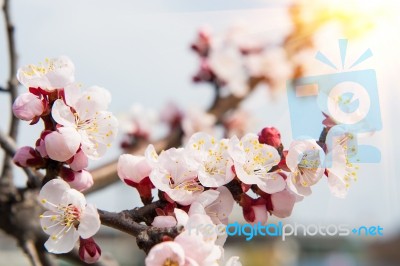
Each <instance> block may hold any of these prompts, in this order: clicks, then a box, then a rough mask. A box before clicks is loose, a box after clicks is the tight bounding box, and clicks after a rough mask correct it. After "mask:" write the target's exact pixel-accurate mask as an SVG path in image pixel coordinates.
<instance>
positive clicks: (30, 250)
mask: <svg viewBox="0 0 400 266" xmlns="http://www.w3.org/2000/svg"><path fill="white" fill-rule="evenodd" d="M23 250H24V252H25V253H26V255H27V256H28V258H29V261H30V262H31V264H32V265H33V266H43V265H42V263H41V262H40V259H39V254H38V252H37V250H36V246H35V244H34V242H33V241H32V240H28V241H26V242H25V243H24V246H23Z"/></svg>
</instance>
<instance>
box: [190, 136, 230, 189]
mask: <svg viewBox="0 0 400 266" xmlns="http://www.w3.org/2000/svg"><path fill="white" fill-rule="evenodd" d="M228 146H229V140H227V139H223V140H219V141H217V140H216V139H215V138H214V137H212V136H211V135H208V134H206V133H203V132H198V133H196V134H194V135H192V137H191V138H190V139H189V141H188V143H187V145H186V147H185V149H186V150H187V152H188V153H190V154H193V157H194V159H195V160H196V161H197V162H198V165H199V169H198V178H199V181H200V183H201V184H202V185H203V186H205V187H219V186H222V185H225V184H227V183H229V182H230V181H231V180H232V179H233V178H234V177H235V174H234V173H233V172H232V170H231V169H232V165H233V161H232V159H231V157H230V156H229V153H228Z"/></svg>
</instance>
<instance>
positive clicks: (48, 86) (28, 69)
mask: <svg viewBox="0 0 400 266" xmlns="http://www.w3.org/2000/svg"><path fill="white" fill-rule="evenodd" d="M74 71H75V67H74V64H73V63H72V62H71V60H70V59H69V58H68V57H65V56H60V57H57V58H51V59H46V60H45V62H44V63H40V64H39V65H32V64H31V65H27V66H24V67H21V68H20V69H19V70H18V73H17V78H18V81H19V82H21V84H22V85H24V86H25V87H26V88H31V87H32V88H41V89H43V90H46V91H53V90H54V89H62V88H65V87H66V86H68V85H70V84H72V83H73V82H74V80H75V77H74Z"/></svg>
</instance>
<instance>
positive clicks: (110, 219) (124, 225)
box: [98, 209, 182, 253]
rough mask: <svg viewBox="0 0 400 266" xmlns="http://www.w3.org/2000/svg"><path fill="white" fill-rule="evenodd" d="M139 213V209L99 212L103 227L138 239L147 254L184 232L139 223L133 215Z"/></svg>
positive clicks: (172, 228) (175, 228) (139, 245)
mask: <svg viewBox="0 0 400 266" xmlns="http://www.w3.org/2000/svg"><path fill="white" fill-rule="evenodd" d="M137 211H138V210H137V209H134V210H125V211H121V212H118V213H117V212H108V211H104V210H98V212H99V215H100V220H101V224H102V225H105V226H108V227H112V228H114V229H117V230H119V231H122V232H125V233H127V234H130V235H132V236H134V237H136V242H137V245H138V247H139V248H140V249H142V250H144V251H145V252H146V253H148V252H149V250H150V249H151V248H152V247H153V246H154V245H156V244H158V243H160V242H161V241H163V240H164V239H165V238H166V237H167V238H168V237H169V238H172V239H173V238H175V237H176V236H177V235H178V234H179V233H180V232H181V230H182V228H177V227H170V228H158V227H153V226H147V225H144V224H140V223H137V222H136V221H135V219H134V218H133V216H136V215H137V214H133V213H135V212H137Z"/></svg>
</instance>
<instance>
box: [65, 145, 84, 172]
mask: <svg viewBox="0 0 400 266" xmlns="http://www.w3.org/2000/svg"><path fill="white" fill-rule="evenodd" d="M88 165H89V161H88V157H87V156H86V154H85V153H84V152H83V151H82V150H79V151H78V152H77V153H76V154H75V155H74V157H73V158H72V160H71V162H69V167H71V169H72V170H74V171H81V170H83V169H85V168H86V167H88Z"/></svg>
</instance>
